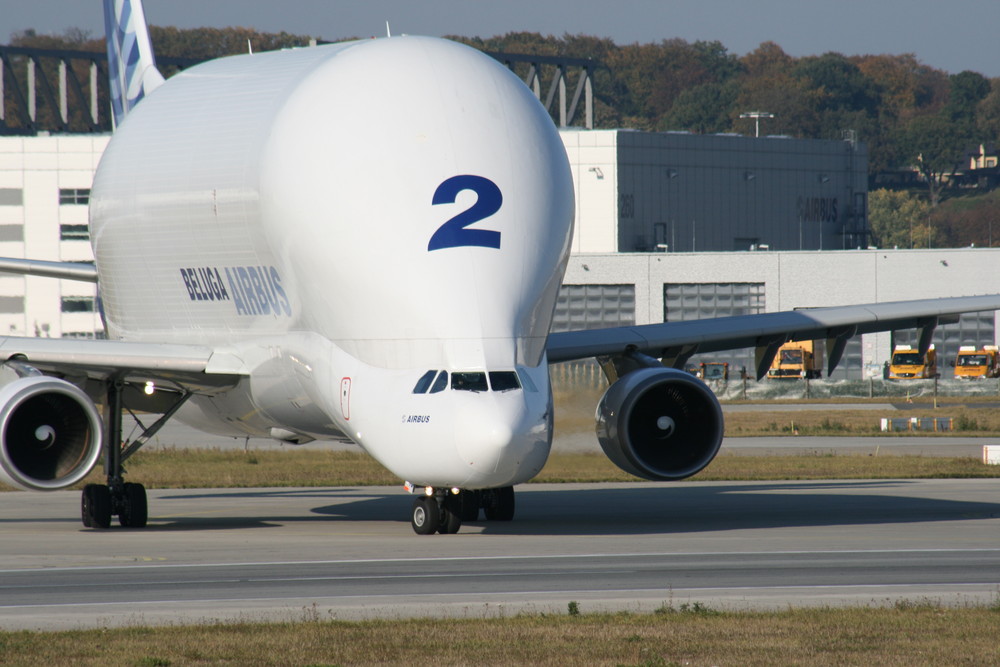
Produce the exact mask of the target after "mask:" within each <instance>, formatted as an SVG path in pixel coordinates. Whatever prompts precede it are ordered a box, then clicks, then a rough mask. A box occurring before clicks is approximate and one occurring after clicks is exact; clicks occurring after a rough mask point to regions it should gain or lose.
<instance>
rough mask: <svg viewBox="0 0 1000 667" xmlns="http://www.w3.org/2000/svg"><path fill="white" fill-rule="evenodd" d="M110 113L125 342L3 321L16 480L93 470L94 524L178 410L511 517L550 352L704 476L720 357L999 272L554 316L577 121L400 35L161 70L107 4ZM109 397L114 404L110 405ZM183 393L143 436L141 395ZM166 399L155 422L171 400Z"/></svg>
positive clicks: (539, 437) (642, 449) (607, 435)
mask: <svg viewBox="0 0 1000 667" xmlns="http://www.w3.org/2000/svg"><path fill="white" fill-rule="evenodd" d="M104 8H105V18H106V21H105V23H106V28H107V40H108V56H109V72H110V75H111V85H112V106H113V110H114V118H115V127H116V130H115V133H114V136H113V137H112V139H111V141H110V143H109V145H108V147H107V150H106V152H105V153H104V156H103V158H102V160H101V163H100V166H99V167H98V169H97V172H96V175H95V178H94V183H93V188H92V192H91V199H90V236H91V243H92V245H93V250H94V257H95V265H93V266H90V265H84V264H64V263H58V262H44V261H36V260H17V259H7V260H0V269H2V270H5V271H9V272H18V273H22V274H32V275H45V276H52V277H60V278H71V279H76V280H87V281H92V282H96V283H97V284H98V290H99V294H100V299H101V304H102V308H103V311H102V312H103V315H104V321H105V326H106V333H107V337H108V340H92V341H85V340H60V339H37V338H15V337H4V338H0V360H2V361H3V369H4V371H5V372H4V373H3V374H2V377H3V378H4V381H5V384H4V385H3V387H2V388H0V477H2V478H3V479H4V480H5V481H7V482H10V483H12V484H14V485H16V486H19V487H21V488H24V489H29V490H50V489H60V488H65V487H67V486H70V485H72V484H75V483H77V482H79V481H81V480H82V479H84V477H86V476H87V475H88V473H89V472H90V471H91V470H92V468H93V467H94V466H95V465H96V464H97V462H98V461H102V462H103V465H104V468H105V471H106V474H107V483H106V484H88V485H87V486H86V487H85V488H84V490H83V494H82V505H81V508H82V520H83V523H84V525H85V526H89V527H93V528H108V527H109V526H110V524H111V520H112V517H115V516H117V517H118V519H119V522H120V523H121V524H122V525H123V526H128V527H141V526H144V525H146V522H147V514H148V511H147V502H146V492H145V489H144V488H143V486H142V484H140V483H137V482H126V481H125V480H124V474H123V465H122V464H123V462H124V461H125V460H126V459H128V457H129V456H131V455H132V454H133V453H134V452H135V451H136V450H138V449H139V448H140V447H141V446H142V445H143V444H144V443H145V442H146V441H147V440H148V439H149V438H150V437H151V436H152V435H153V434H154V433H155V432H156V431H157V430H158V429H159V428H160V427H161V426H162V424H163V423H165V422H166V421H167V420H169V419H178V420H181V421H183V422H185V423H187V424H190V425H192V426H195V427H197V428H200V429H202V430H204V431H207V432H212V433H217V434H223V435H230V436H258V437H271V438H275V439H278V440H281V441H285V442H291V443H301V442H306V441H310V440H315V439H319V440H349V441H352V442H354V443H356V444H357V445H358V446H360V447H361V448H362V449H364V451H366V452H368V453H369V454H370V455H371V456H373V457H374V458H375V459H376V460H378V461H379V462H380V463H381V464H382V465H384V466H385V467H386V468H387V469H389V470H390V471H391V472H392V473H393V474H395V475H397V476H398V477H399V478H400V479H401V480H405V481H406V482H407V486H408V487H409V488H411V489H417V490H419V492H418V494H417V495H416V497H415V500H414V502H413V507H412V514H411V523H412V526H413V529H414V530H415V531H416V532H417V533H420V534H430V533H454V532H457V531H458V530H459V528H460V526H461V523H462V521H470V520H477V519H478V518H479V516H480V512H483V513H484V516H485V518H486V519H487V520H500V521H503V520H510V519H512V518H513V516H514V508H515V504H514V491H513V487H514V486H515V485H516V484H519V483H521V482H525V481H527V480H529V479H531V478H532V477H534V476H535V475H536V474H537V473H538V472H539V471H540V470H541V469H542V466H543V465H544V464H545V461H546V458H547V456H548V453H549V448H550V445H551V441H552V409H553V408H552V392H551V389H550V384H549V374H548V364H549V363H552V362H556V361H566V360H571V359H583V358H589V357H597V358H598V359H599V361H601V363H602V366H603V367H604V369H605V372H606V373H607V375H608V379H609V382H610V383H611V385H610V387H609V389H608V390H607V393H606V394H605V396H604V398H603V399H602V400H601V401H600V404H599V405H598V407H597V417H596V421H597V426H596V428H597V437H598V439H599V441H600V444H601V446H602V448H603V449H604V451H605V452H606V453H607V455H608V456H609V457H610V458H611V460H612V461H614V462H615V463H616V464H617V465H618V466H619V467H621V468H622V469H624V470H626V471H628V472H630V473H632V474H634V475H637V476H639V477H643V478H646V479H652V480H676V479H682V478H684V477H688V476H690V475H693V474H694V473H696V472H698V471H699V470H701V469H702V468H703V467H705V466H706V465H708V463H709V462H710V461H711V460H712V458H713V457H714V456H715V454H716V452H717V451H718V449H719V446H720V444H721V442H722V433H723V422H722V412H721V410H720V408H719V403H718V401H717V400H716V398H715V396H714V395H713V394H712V392H711V391H710V390H709V389H708V387H706V386H705V385H704V384H703V383H702V382H701V381H699V380H698V379H696V378H694V377H692V376H691V375H689V374H687V373H685V372H683V371H681V370H677V368H678V367H683V365H684V362H685V361H686V360H687V359H688V358H689V357H690V356H691V355H692V354H695V353H697V352H711V351H717V350H723V349H734V348H740V347H750V346H753V347H756V348H757V350H758V363H757V366H758V367H757V374H758V377H759V376H760V375H762V374H763V371H764V369H766V368H767V367H768V365H769V364H770V360H771V358H773V356H774V354H775V351H776V350H777V348H778V347H779V346H780V345H781V344H782V343H784V342H785V341H787V340H799V339H803V340H804V339H818V338H824V339H826V340H827V348H828V359H829V364H830V367H831V368H832V367H834V366H835V365H836V364H837V362H838V361H839V360H840V357H841V355H842V354H843V350H844V345H845V344H846V342H847V340H848V339H849V338H850V337H851V336H854V335H856V334H859V333H867V332H872V331H884V330H890V329H898V328H905V327H915V328H919V329H921V330H922V335H921V342H920V345H921V346H922V347H923V348H924V349H926V347H927V346H929V344H930V335H931V333H932V332H933V330H934V327H935V326H936V325H937V324H938V323H941V322H947V321H955V320H956V319H957V316H958V314H960V313H962V312H968V311H977V310H996V309H1000V295H989V296H978V297H963V298H954V299H938V300H923V301H912V302H897V303H883V304H876V305H868V306H855V307H840V308H823V309H815V310H809V311H795V312H784V313H770V314H765V315H754V316H744V317H732V318H723V319H716V320H705V321H699V322H684V323H676V324H672V323H664V324H657V325H647V326H636V327H624V328H613V329H603V330H595V331H579V332H568V333H552V334H550V333H549V327H550V323H551V320H552V313H553V309H554V306H555V301H556V297H557V294H558V290H559V287H560V284H561V281H562V277H563V273H564V270H565V267H566V262H567V259H568V256H569V246H570V240H571V237H572V232H573V218H574V209H573V202H574V193H573V187H572V181H571V177H570V168H569V165H568V162H567V158H566V153H565V150H564V148H563V145H562V142H561V141H560V138H559V135H558V132H557V130H556V128H555V126H554V124H553V123H552V121H551V119H550V118H549V117H548V115H547V113H546V112H545V110H544V109H543V108H542V106H541V104H540V103H539V102H538V100H537V99H536V98H535V97H534V96H533V95H532V93H531V91H530V90H529V88H528V87H527V86H525V85H524V84H523V83H522V82H521V81H520V80H519V79H518V78H517V77H516V76H515V75H514V74H513V73H511V72H510V71H509V70H507V69H506V68H505V67H504V66H503V65H502V64H500V63H499V62H497V61H495V60H493V59H492V58H490V57H489V56H487V55H484V54H482V53H480V52H478V51H476V50H474V49H471V48H468V47H465V46H462V45H459V44H456V43H453V42H449V41H447V40H442V39H434V38H426V37H412V36H400V37H388V38H382V39H372V40H363V41H354V42H347V43H341V44H331V45H324V46H316V47H310V48H301V49H291V50H283V51H279V52H271V53H257V54H247V55H242V56H234V57H227V58H220V59H218V60H213V61H210V62H206V63H203V64H200V65H197V66H195V67H191V68H189V69H187V70H185V71H183V72H181V73H179V74H177V75H175V76H173V77H171V78H170V79H169V80H167V81H164V79H163V78H162V77H161V76H160V75H159V73H158V72H157V71H156V68H155V63H154V61H153V50H152V46H151V44H150V40H149V36H148V32H147V29H146V25H145V19H144V17H143V11H142V6H141V4H140V2H139V1H138V0H105V3H104ZM98 405H100V406H101V409H100V410H99V409H98V407H97V406H98ZM126 409H128V410H132V411H139V412H140V413H150V414H154V415H162V416H161V417H160V418H159V419H157V420H156V421H155V422H153V423H152V424H151V425H149V426H148V427H146V426H144V430H143V432H142V434H141V435H140V436H139V437H138V438H136V439H135V440H133V441H131V442H122V428H121V418H122V412H123V410H126ZM150 421H152V420H150Z"/></svg>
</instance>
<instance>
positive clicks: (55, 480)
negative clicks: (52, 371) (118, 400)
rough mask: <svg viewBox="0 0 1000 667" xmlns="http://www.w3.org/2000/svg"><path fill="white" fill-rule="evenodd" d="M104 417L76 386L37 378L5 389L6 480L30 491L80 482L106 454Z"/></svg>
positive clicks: (0, 404) (0, 392)
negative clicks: (103, 445) (104, 449)
mask: <svg viewBox="0 0 1000 667" xmlns="http://www.w3.org/2000/svg"><path fill="white" fill-rule="evenodd" d="M101 432H102V428H101V417H100V415H99V414H98V412H97V407H96V406H95V405H94V402H93V401H91V400H90V398H89V397H88V396H87V394H85V393H84V392H83V391H82V390H81V389H79V388H77V387H76V386H75V385H72V384H70V383H69V382H66V381H65V380H60V379H58V378H52V377H44V376H34V377H23V378H20V379H17V380H15V381H13V382H11V383H10V384H7V385H5V386H3V387H2V388H0V480H2V481H5V482H9V483H10V484H13V485H15V486H18V487H20V488H22V489H27V490H29V491H52V490H55V489H62V488H65V487H67V486H71V485H73V484H76V483H77V482H79V481H80V480H82V479H83V478H84V477H86V476H87V473H89V472H90V471H91V469H92V468H93V467H94V465H95V464H96V463H97V459H98V458H99V457H100V455H101Z"/></svg>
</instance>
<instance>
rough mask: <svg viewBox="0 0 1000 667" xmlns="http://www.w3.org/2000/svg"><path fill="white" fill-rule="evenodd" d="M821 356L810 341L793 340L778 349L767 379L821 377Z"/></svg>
mask: <svg viewBox="0 0 1000 667" xmlns="http://www.w3.org/2000/svg"><path fill="white" fill-rule="evenodd" d="M822 366H823V357H822V354H820V353H819V351H818V350H817V349H816V348H815V347H814V345H813V341H811V340H795V341H790V342H788V343H785V344H784V345H782V346H781V347H780V348H778V354H776V355H775V357H774V361H773V362H772V363H771V368H769V369H768V371H767V377H768V378H770V379H772V380H798V379H814V378H820V377H822V376H823V371H822Z"/></svg>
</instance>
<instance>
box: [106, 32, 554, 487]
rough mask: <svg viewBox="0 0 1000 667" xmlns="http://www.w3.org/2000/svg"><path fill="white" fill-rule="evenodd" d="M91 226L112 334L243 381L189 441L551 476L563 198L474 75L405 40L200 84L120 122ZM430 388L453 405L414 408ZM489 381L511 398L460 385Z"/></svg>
mask: <svg viewBox="0 0 1000 667" xmlns="http://www.w3.org/2000/svg"><path fill="white" fill-rule="evenodd" d="M90 210H91V236H92V239H93V245H94V255H95V257H96V261H97V266H98V272H99V275H100V278H101V283H100V287H101V295H102V299H103V306H104V313H105V317H106V322H107V327H108V333H109V335H110V336H111V337H113V338H117V339H122V340H128V341H145V342H176V343H197V344H202V345H208V346H211V347H213V348H214V349H215V350H216V351H217V354H219V355H224V356H225V357H226V358H227V359H229V360H230V362H233V360H235V363H238V364H239V365H240V366H241V367H242V368H243V369H245V372H246V373H247V375H248V377H247V381H246V382H244V383H243V384H242V385H241V386H240V387H238V388H237V389H236V390H234V391H231V392H228V393H227V394H225V395H222V396H217V397H213V398H208V397H202V398H198V399H197V400H196V401H195V404H196V407H197V409H198V410H197V412H198V414H194V413H193V412H192V411H189V412H188V413H187V415H186V418H187V419H189V420H190V421H191V422H192V423H195V424H196V425H199V426H201V427H203V428H206V429H211V430H214V431H217V432H228V433H234V434H237V433H251V434H258V435H260V434H269V433H272V429H275V430H276V431H275V432H283V433H286V432H291V433H298V434H302V435H305V436H311V437H319V438H324V437H326V438H328V437H336V436H338V435H341V434H344V435H347V436H348V437H350V438H351V439H352V440H354V441H355V442H357V443H358V444H360V445H361V446H362V447H364V448H365V449H366V450H367V451H369V452H370V453H371V454H372V455H373V456H375V457H376V458H377V459H378V460H379V461H381V462H382V463H383V464H384V465H386V466H387V467H388V468H389V469H390V470H392V471H393V472H394V473H395V474H397V475H399V476H400V477H401V478H404V479H408V480H410V481H412V482H414V483H417V484H422V485H433V486H459V487H464V488H480V487H489V486H502V485H507V484H511V483H516V482H519V481H523V480H525V479H528V478H530V477H531V476H533V475H534V474H536V473H537V471H538V470H539V469H540V468H541V466H542V464H543V463H544V461H545V458H546V456H547V453H548V447H549V443H550V441H551V409H550V390H549V383H548V371H547V367H546V359H545V354H544V349H545V340H546V336H547V334H548V330H549V324H550V321H551V316H552V309H553V305H554V303H555V298H556V295H557V292H558V288H559V285H560V282H561V280H562V275H563V271H564V268H565V264H566V260H567V256H568V247H569V240H570V238H571V233H572V229H571V227H572V220H573V193H572V184H571V179H570V173H569V166H568V164H567V160H566V155H565V152H564V149H563V146H562V143H561V142H560V140H559V137H558V134H557V132H556V129H555V127H554V126H553V124H552V122H551V120H550V119H549V118H548V116H547V115H546V113H545V112H544V110H543V109H542V108H541V106H540V104H539V103H538V102H537V100H535V98H534V97H533V96H532V95H531V93H530V91H529V90H528V88H527V87H526V86H524V85H523V83H521V82H520V81H519V80H518V79H517V78H516V76H514V75H513V74H512V73H510V72H509V71H507V70H506V69H505V68H504V67H503V66H502V65H500V64H499V63H497V62H495V61H493V60H492V59H490V58H489V57H487V56H485V55H483V54H480V53H478V52H476V51H474V50H472V49H469V48H467V47H464V46H461V45H458V44H454V43H452V42H448V41H445V40H439V39H432V38H421V37H398V38H391V39H382V40H369V41H359V42H351V43H345V44H338V45H331V46H323V47H314V48H308V49H297V50H291V51H280V52H273V53H262V54H257V55H247V56H237V57H231V58H223V59H220V60H216V61H212V62H209V63H205V64H203V65H199V66H197V67H194V68H191V69H190V70H187V71H185V72H183V73H181V74H178V75H177V76H175V77H173V78H172V79H170V80H169V81H167V82H166V83H165V84H164V85H163V86H161V87H160V88H158V89H156V90H155V91H154V92H153V93H152V94H150V95H149V96H148V97H147V98H146V99H144V100H143V101H142V103H140V104H139V105H138V106H137V107H136V108H135V109H134V110H133V111H132V112H131V113H130V114H129V116H128V117H127V118H126V120H125V121H124V122H123V123H122V125H121V126H120V127H119V128H118V131H117V132H116V134H115V136H114V138H113V139H112V141H111V142H110V144H109V146H108V149H107V151H106V152H105V154H104V158H103V160H102V162H101V165H100V167H99V169H98V172H97V175H96V177H95V182H94V187H93V192H92V198H91V208H90ZM428 371H446V372H448V373H449V375H448V382H447V388H446V389H444V390H443V391H431V390H430V389H429V388H425V391H423V392H421V393H414V388H415V386H416V385H417V383H418V380H420V378H421V377H423V376H425V375H427V374H428ZM490 372H493V373H499V375H497V376H496V378H495V383H496V386H497V388H498V389H503V390H502V391H501V390H494V389H492V386H493V385H492V384H491V385H490V387H491V388H490V390H486V391H471V390H466V389H462V388H459V387H458V385H459V384H460V383H459V382H458V380H459V379H460V378H461V379H468V378H471V379H477V378H478V377H479V376H477V375H475V374H476V373H479V374H488V373H490ZM512 372H514V373H516V379H515V380H514V384H516V385H520V386H519V387H515V388H513V389H511V388H509V386H510V382H511V373H512ZM455 373H472V374H473V375H471V376H468V377H467V376H459V378H456V377H455V376H454V374H455ZM482 377H483V378H484V379H485V378H488V377H489V375H483V376H482ZM453 385H454V387H453Z"/></svg>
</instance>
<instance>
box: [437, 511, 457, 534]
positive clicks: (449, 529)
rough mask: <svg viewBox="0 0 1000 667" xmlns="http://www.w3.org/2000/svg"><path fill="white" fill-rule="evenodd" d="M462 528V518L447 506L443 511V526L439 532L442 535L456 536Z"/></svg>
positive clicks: (439, 527) (439, 528)
mask: <svg viewBox="0 0 1000 667" xmlns="http://www.w3.org/2000/svg"><path fill="white" fill-rule="evenodd" d="M461 527H462V517H461V515H460V514H458V513H457V512H454V511H453V510H452V509H449V508H448V506H447V504H446V505H445V507H443V508H442V509H441V525H440V526H438V532H439V533H441V534H442V535H454V534H455V533H457V532H458V531H459V529H460V528H461Z"/></svg>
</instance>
